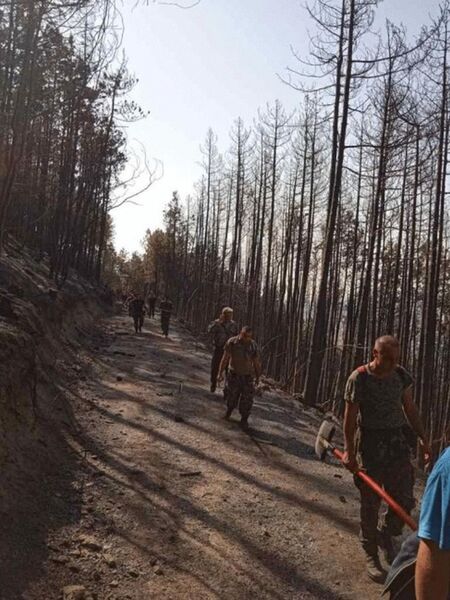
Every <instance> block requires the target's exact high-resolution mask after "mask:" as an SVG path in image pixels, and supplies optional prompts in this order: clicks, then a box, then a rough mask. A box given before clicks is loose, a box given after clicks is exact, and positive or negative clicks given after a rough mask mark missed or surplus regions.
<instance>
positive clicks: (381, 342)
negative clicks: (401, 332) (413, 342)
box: [374, 335, 400, 348]
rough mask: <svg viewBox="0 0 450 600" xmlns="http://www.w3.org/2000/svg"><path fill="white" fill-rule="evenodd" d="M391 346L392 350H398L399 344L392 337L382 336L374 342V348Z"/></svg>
mask: <svg viewBox="0 0 450 600" xmlns="http://www.w3.org/2000/svg"><path fill="white" fill-rule="evenodd" d="M377 346H391V347H392V348H400V342H399V341H398V339H397V338H396V337H394V336H393V335H382V336H381V337H379V338H377V339H376V340H375V344H374V347H375V348H376V347H377Z"/></svg>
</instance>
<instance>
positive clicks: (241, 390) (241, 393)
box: [208, 306, 262, 430]
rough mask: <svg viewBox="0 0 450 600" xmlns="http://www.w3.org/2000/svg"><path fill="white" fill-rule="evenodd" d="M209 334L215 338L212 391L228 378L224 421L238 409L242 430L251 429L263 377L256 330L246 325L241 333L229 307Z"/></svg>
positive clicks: (225, 392)
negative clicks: (254, 331)
mask: <svg viewBox="0 0 450 600" xmlns="http://www.w3.org/2000/svg"><path fill="white" fill-rule="evenodd" d="M208 333H209V334H210V336H211V338H212V343H213V347H214V349H213V355H212V360H211V392H212V393H214V392H215V391H216V389H217V384H218V383H222V381H223V380H224V378H225V386H224V398H225V401H226V406H227V408H226V413H225V415H224V418H225V419H229V418H230V417H231V414H232V413H233V411H234V409H235V408H239V413H240V415H241V427H242V429H244V430H248V428H249V425H248V418H249V416H250V412H251V410H252V406H253V398H254V395H255V390H256V386H258V384H259V378H260V376H261V368H262V367H261V357H260V353H259V349H258V346H257V344H256V342H255V341H254V339H253V330H252V328H251V327H250V326H249V325H245V326H244V327H242V328H241V329H240V330H239V328H238V326H237V324H236V322H235V321H234V320H233V309H232V308H230V307H229V306H226V307H224V308H223V309H222V311H221V314H220V316H219V318H218V319H216V320H215V321H213V322H212V323H211V324H210V326H209V328H208Z"/></svg>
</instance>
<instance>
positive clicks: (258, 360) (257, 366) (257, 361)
mask: <svg viewBox="0 0 450 600" xmlns="http://www.w3.org/2000/svg"><path fill="white" fill-rule="evenodd" d="M253 368H254V370H255V381H256V385H258V384H259V378H260V377H261V374H262V362H261V357H260V355H259V353H257V354H256V356H255V358H254V359H253Z"/></svg>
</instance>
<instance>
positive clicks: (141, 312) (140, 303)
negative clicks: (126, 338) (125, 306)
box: [129, 296, 145, 333]
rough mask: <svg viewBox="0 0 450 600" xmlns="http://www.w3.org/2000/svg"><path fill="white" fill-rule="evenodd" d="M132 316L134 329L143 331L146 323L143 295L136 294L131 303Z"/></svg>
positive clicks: (139, 331) (137, 331)
mask: <svg viewBox="0 0 450 600" xmlns="http://www.w3.org/2000/svg"><path fill="white" fill-rule="evenodd" d="M129 310H130V316H131V317H133V321H134V330H135V332H136V333H141V331H142V327H143V325H144V316H145V302H144V300H143V298H142V297H141V296H135V297H134V298H133V299H132V300H130V303H129Z"/></svg>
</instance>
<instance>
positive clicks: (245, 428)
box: [240, 417, 250, 431]
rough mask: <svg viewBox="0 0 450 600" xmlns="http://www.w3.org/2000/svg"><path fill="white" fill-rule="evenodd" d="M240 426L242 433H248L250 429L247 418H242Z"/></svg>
mask: <svg viewBox="0 0 450 600" xmlns="http://www.w3.org/2000/svg"><path fill="white" fill-rule="evenodd" d="M240 426H241V429H242V431H248V430H249V429H250V427H249V425H248V417H242V419H241V422H240Z"/></svg>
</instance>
